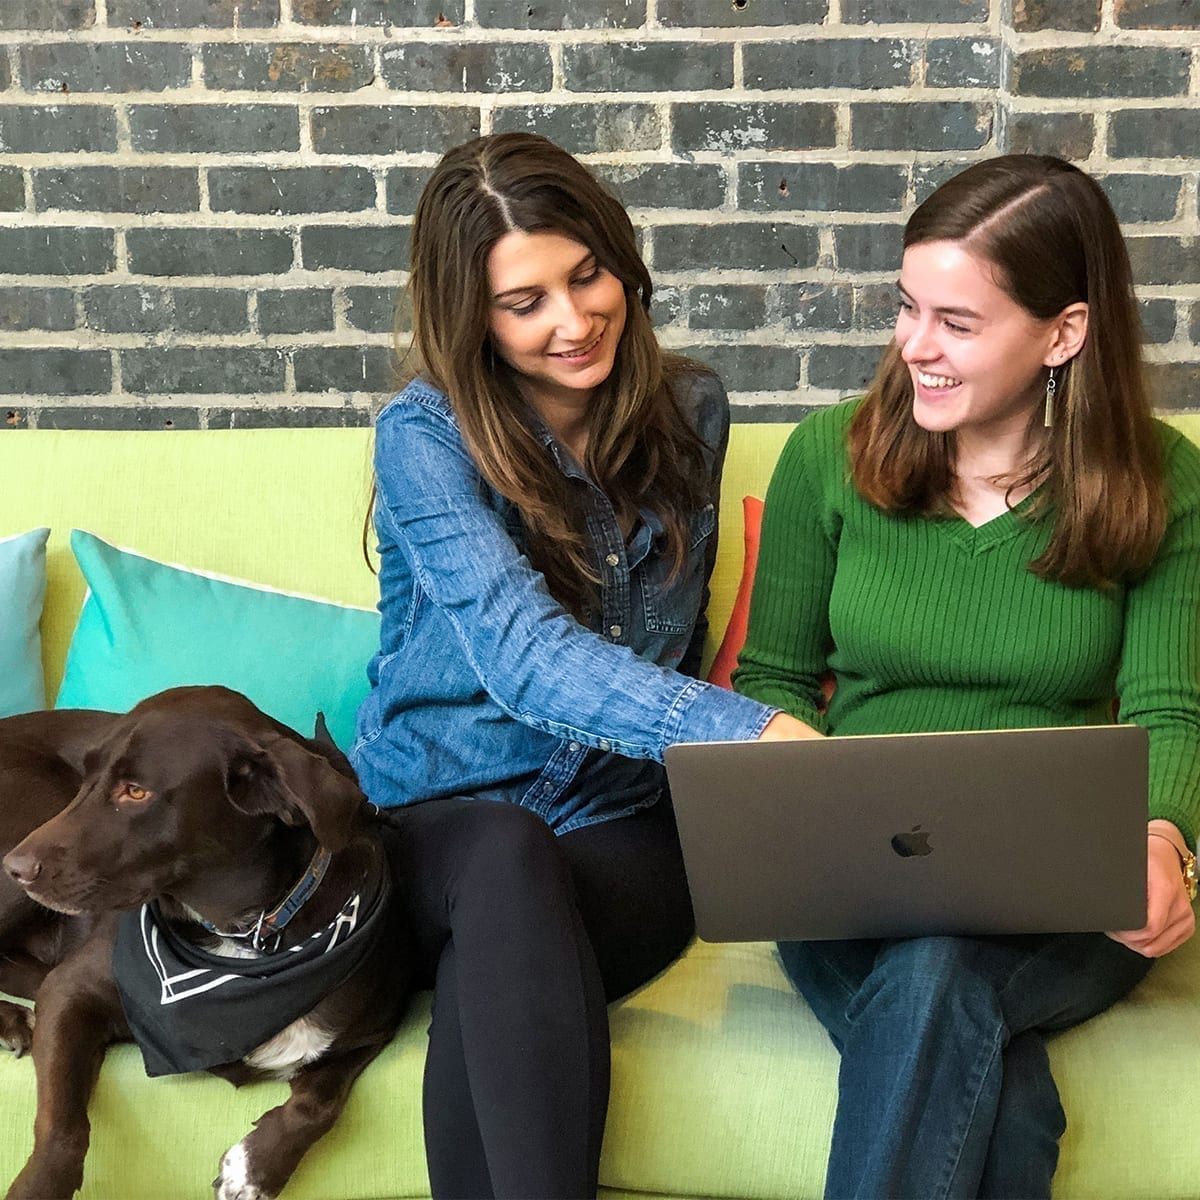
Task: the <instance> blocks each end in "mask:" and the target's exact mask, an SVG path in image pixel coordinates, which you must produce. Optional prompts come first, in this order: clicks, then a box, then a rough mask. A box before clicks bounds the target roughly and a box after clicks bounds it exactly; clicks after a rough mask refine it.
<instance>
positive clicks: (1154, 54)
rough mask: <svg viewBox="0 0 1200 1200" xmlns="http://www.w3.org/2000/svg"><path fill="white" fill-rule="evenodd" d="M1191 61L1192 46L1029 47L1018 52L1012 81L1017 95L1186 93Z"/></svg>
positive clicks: (1097, 95) (1092, 97) (1094, 96)
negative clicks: (1035, 48) (1190, 50)
mask: <svg viewBox="0 0 1200 1200" xmlns="http://www.w3.org/2000/svg"><path fill="white" fill-rule="evenodd" d="M1191 65H1192V56H1191V54H1190V53H1189V51H1188V50H1187V49H1186V48H1184V47H1178V46H1071V47H1069V48H1066V49H1050V50H1028V51H1026V52H1025V53H1024V54H1018V55H1017V56H1016V58H1015V60H1014V62H1013V73H1012V83H1011V85H1010V86H1011V89H1012V91H1013V93H1014V94H1016V95H1018V96H1072V97H1074V96H1079V97H1088V98H1090V99H1099V98H1107V97H1118V96H1121V97H1133V96H1182V95H1186V93H1187V90H1188V77H1189V74H1190V72H1191Z"/></svg>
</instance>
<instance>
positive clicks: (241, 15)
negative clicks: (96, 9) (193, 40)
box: [108, 0, 279, 29]
mask: <svg viewBox="0 0 1200 1200" xmlns="http://www.w3.org/2000/svg"><path fill="white" fill-rule="evenodd" d="M278 21H279V0H249V2H247V0H108V23H109V25H116V26H119V25H127V26H133V25H135V24H140V25H143V26H145V27H146V28H147V29H221V28H230V27H233V26H241V27H251V28H259V29H261V28H264V27H267V26H271V25H275V24H276V23H277V22H278Z"/></svg>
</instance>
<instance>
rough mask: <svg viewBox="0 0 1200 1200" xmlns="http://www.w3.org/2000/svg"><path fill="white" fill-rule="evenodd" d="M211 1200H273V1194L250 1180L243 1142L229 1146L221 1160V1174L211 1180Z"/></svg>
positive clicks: (248, 1160) (248, 1163) (248, 1159)
mask: <svg viewBox="0 0 1200 1200" xmlns="http://www.w3.org/2000/svg"><path fill="white" fill-rule="evenodd" d="M213 1200H275V1193H274V1192H268V1191H266V1190H264V1189H263V1188H261V1187H259V1186H258V1184H256V1183H254V1182H253V1181H252V1180H251V1178H250V1156H249V1155H248V1154H247V1153H246V1144H245V1143H244V1142H238V1144H237V1145H236V1146H230V1147H229V1149H228V1150H227V1151H226V1152H225V1157H224V1158H222V1159H221V1173H220V1175H218V1176H217V1177H216V1179H214V1180H213Z"/></svg>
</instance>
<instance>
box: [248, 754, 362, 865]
mask: <svg viewBox="0 0 1200 1200" xmlns="http://www.w3.org/2000/svg"><path fill="white" fill-rule="evenodd" d="M226 787H227V790H228V793H229V800H230V803H232V804H233V806H234V807H235V808H239V809H241V810H242V812H245V813H251V814H268V813H269V814H271V815H273V816H276V817H278V818H279V819H280V820H281V821H283V822H284V823H285V824H287V825H302V824H308V825H309V826H311V828H312V831H313V833H315V834H316V836H317V841H318V842H320V844H321V845H322V846H324V847H325V848H326V849H327V850H332V851H337V850H340V849H341V848H342V847H343V846H345V844H346V843H347V842H348V841H349V840H350V835H351V833H352V831H353V829H354V822H355V819H356V818H357V817H358V815H359V813H360V812H361V810H362V807H363V805H364V804H365V803H366V797H365V796H364V795H363V794H362V792H361V791H360V790H359V788H358V785H357V784H356V783H355V782H354V780H353V779H347V778H346V776H345V775H343V774H341V773H340V772H338V771H336V770H334V768H333V767H332V766H331V765H330V764H329V762H328V761H327V760H326V759H325V758H323V757H322V756H321V755H319V754H313V753H312V752H311V751H309V750H306V749H305V748H304V747H303V746H301V745H300V744H299V742H295V741H293V740H292V739H291V738H287V737H278V736H272V737H270V738H269V739H267V740H265V741H264V742H263V743H262V744H256V743H253V742H246V743H243V745H242V746H240V747H239V748H238V749H237V750H236V751H235V752H234V753H233V755H232V756H231V758H230V763H229V772H228V776H227V781H226Z"/></svg>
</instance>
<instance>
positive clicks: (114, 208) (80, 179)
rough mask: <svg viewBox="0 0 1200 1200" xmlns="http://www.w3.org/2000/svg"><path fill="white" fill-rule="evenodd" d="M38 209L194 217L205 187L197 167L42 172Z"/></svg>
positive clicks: (36, 180)
mask: <svg viewBox="0 0 1200 1200" xmlns="http://www.w3.org/2000/svg"><path fill="white" fill-rule="evenodd" d="M32 175H33V203H34V207H35V208H37V209H40V210H42V211H46V210H50V209H72V210H79V211H83V212H89V211H90V212H124V213H155V212H195V211H196V210H197V209H199V207H200V181H199V180H198V178H197V176H196V171H195V169H194V168H192V167H93V166H74V167H38V168H36V169H35V170H34V171H33V172H32Z"/></svg>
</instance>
